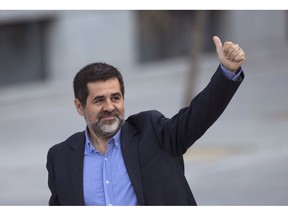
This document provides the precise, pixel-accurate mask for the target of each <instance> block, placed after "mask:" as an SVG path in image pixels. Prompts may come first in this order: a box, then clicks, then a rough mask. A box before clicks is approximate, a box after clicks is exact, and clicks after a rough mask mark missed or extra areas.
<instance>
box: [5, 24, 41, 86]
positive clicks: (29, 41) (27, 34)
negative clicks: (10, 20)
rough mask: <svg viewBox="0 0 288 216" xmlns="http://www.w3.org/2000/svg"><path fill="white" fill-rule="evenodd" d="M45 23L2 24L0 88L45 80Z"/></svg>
mask: <svg viewBox="0 0 288 216" xmlns="http://www.w3.org/2000/svg"><path fill="white" fill-rule="evenodd" d="M45 26H46V22H44V21H32V22H31V21H29V22H28V21H27V22H21V23H14V24H1V25H0V47H1V49H0V86H1V87H3V86H8V85H13V84H20V83H27V82H31V81H39V80H44V79H45V77H46V71H45V59H44V36H45V34H44V30H45Z"/></svg>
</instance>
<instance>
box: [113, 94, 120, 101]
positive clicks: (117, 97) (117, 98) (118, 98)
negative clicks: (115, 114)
mask: <svg viewBox="0 0 288 216" xmlns="http://www.w3.org/2000/svg"><path fill="white" fill-rule="evenodd" d="M120 99H121V97H120V96H118V95H117V96H113V97H112V101H114V102H116V101H119V100H120Z"/></svg>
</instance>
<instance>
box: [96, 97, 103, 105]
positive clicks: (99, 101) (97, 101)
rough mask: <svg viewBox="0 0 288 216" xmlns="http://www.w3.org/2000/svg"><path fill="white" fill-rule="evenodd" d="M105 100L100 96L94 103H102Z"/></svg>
mask: <svg viewBox="0 0 288 216" xmlns="http://www.w3.org/2000/svg"><path fill="white" fill-rule="evenodd" d="M103 101H104V99H103V98H98V99H96V100H94V103H95V104H99V103H102V102H103Z"/></svg>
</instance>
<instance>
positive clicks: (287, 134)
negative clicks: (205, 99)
mask: <svg viewBox="0 0 288 216" xmlns="http://www.w3.org/2000/svg"><path fill="white" fill-rule="evenodd" d="M287 27H288V12H287V11H284V10H267V11H264V10H225V11H220V10H212V11H193V10H188V11H186V10H181V11H177V10H171V11H168V10H160V11H159V10H151V11H145V10H139V11H137V10H127V11H124V10H111V11H108V10H91V11H89V10H87V11H71V10H52V11H49V10H31V11H27V10H15V11H13V10H2V11H0V173H1V178H0V205H33V206H34V205H36V206H43V205H47V204H48V199H49V196H50V191H49V189H48V186H47V171H46V168H45V164H46V154H47V151H48V149H49V148H50V147H51V146H52V145H54V144H56V143H59V142H61V141H63V140H65V139H66V138H67V137H68V136H70V135H71V134H72V133H75V132H77V131H82V130H84V129H85V121H84V120H83V119H82V117H81V116H79V115H78V114H77V113H76V110H75V108H74V104H73V100H74V96H73V90H72V80H73V78H74V76H75V74H76V73H77V72H78V71H79V70H80V69H81V68H82V67H83V66H85V65H86V64H88V63H92V62H99V61H100V62H106V63H109V64H112V65H114V66H115V67H117V68H118V69H119V70H120V71H121V72H122V74H123V77H124V81H125V86H126V95H125V104H126V114H125V115H126V117H127V116H129V115H131V114H134V113H137V112H139V111H143V110H149V109H157V110H159V111H161V112H162V113H163V114H165V115H166V116H167V117H172V116H173V115H174V114H176V113H177V112H178V110H179V109H180V108H182V107H183V106H186V105H187V103H188V101H189V100H190V99H191V98H192V97H193V96H195V95H196V94H197V93H198V92H199V91H201V90H202V89H203V88H204V87H205V86H206V85H207V84H208V82H209V80H210V78H211V76H212V75H213V73H214V71H215V70H216V68H217V67H218V64H219V61H218V59H217V55H216V53H215V47H214V44H213V40H212V36H213V35H218V36H219V37H220V38H221V39H222V41H226V40H231V41H234V42H236V43H238V44H239V45H240V46H241V47H242V48H243V50H244V51H245V53H246V59H247V60H246V61H245V63H244V65H243V69H244V72H245V76H246V77H245V80H244V82H243V83H242V85H241V86H240V88H239V90H238V92H237V93H236V94H235V96H234V98H233V99H232V101H231V103H230V105H229V106H228V107H227V109H226V110H225V112H224V113H223V115H222V116H221V117H220V118H219V119H218V121H217V122H216V123H215V124H214V125H213V126H212V127H211V128H210V129H209V130H208V131H207V132H206V134H205V135H204V136H203V137H201V138H200V139H199V140H198V142H196V143H195V144H194V145H193V146H192V147H191V148H190V149H189V151H188V152H187V153H186V154H185V164H186V168H185V172H186V176H187V180H188V182H189V184H190V186H191V189H192V191H193V193H194V196H195V198H196V201H197V202H198V205H202V206H207V205H287V204H288V183H287V182H288V170H287V165H288V145H287V144H288V130H287V129H288V98H287V97H288V96H287V93H288V85H287V82H288V72H287V69H286V68H287V65H286V63H287V60H288V28H287Z"/></svg>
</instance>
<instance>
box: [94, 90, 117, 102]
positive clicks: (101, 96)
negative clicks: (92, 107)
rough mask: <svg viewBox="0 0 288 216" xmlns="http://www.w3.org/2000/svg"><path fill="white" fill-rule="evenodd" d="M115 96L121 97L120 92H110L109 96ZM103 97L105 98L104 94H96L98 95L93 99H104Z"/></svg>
mask: <svg viewBox="0 0 288 216" xmlns="http://www.w3.org/2000/svg"><path fill="white" fill-rule="evenodd" d="M115 96H120V97H122V95H121V94H120V92H116V93H113V94H111V97H115ZM104 98H105V96H104V95H98V96H96V97H94V99H93V101H96V100H99V99H104Z"/></svg>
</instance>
